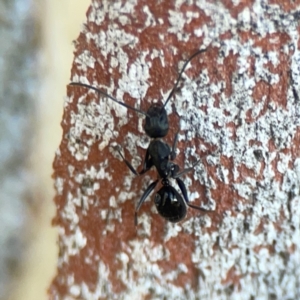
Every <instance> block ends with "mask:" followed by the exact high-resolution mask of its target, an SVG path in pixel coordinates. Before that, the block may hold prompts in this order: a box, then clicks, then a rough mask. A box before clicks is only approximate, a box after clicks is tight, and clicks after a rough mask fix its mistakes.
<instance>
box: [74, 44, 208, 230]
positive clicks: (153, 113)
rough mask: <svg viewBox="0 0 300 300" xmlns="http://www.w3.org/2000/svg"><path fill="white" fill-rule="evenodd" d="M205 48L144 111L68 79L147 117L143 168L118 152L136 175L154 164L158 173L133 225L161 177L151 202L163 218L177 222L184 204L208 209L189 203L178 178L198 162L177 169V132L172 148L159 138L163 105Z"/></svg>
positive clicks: (162, 132)
mask: <svg viewBox="0 0 300 300" xmlns="http://www.w3.org/2000/svg"><path fill="white" fill-rule="evenodd" d="M205 51H206V49H202V50H199V51H197V52H196V53H194V54H193V55H192V56H191V57H190V58H189V59H188V60H187V61H186V62H185V63H184V65H183V67H182V69H181V71H180V73H179V76H178V78H177V81H176V83H175V85H174V87H173V89H172V90H171V92H170V94H169V96H168V98H167V100H166V101H165V103H164V104H163V105H162V104H160V103H153V104H152V105H151V106H150V107H149V109H148V110H147V112H144V111H142V110H139V109H137V108H134V107H132V106H130V105H128V104H126V103H124V102H121V101H119V100H117V99H115V98H114V97H112V96H110V95H108V94H107V93H106V92H104V91H101V90H99V89H98V88H96V87H94V86H90V85H88V84H84V83H80V82H71V83H70V85H77V86H81V87H86V88H88V89H92V90H94V91H96V92H97V93H99V94H101V95H104V96H106V97H107V98H109V99H111V100H112V101H114V102H116V103H118V104H120V105H122V106H124V107H126V108H128V109H131V110H134V111H136V112H137V113H140V114H143V115H144V116H145V117H146V121H145V124H144V130H145V132H146V134H147V135H148V136H149V137H150V138H152V141H151V142H150V144H149V146H148V149H147V152H146V156H145V159H144V164H143V168H142V170H141V171H140V172H138V171H136V170H135V168H134V167H133V166H132V165H131V163H130V162H129V161H128V160H126V159H125V157H124V156H123V155H122V153H121V152H120V150H118V152H119V154H120V155H121V157H122V159H123V160H124V162H125V163H126V165H127V167H128V168H129V169H130V170H131V172H132V173H133V174H135V175H142V174H144V173H146V172H147V171H148V170H149V169H150V168H151V167H153V166H155V168H156V170H157V173H158V175H159V178H158V179H157V180H155V181H153V182H152V183H151V184H150V185H149V186H148V188H147V189H146V190H145V192H144V194H143V195H142V197H141V198H140V200H139V202H138V204H137V206H136V209H135V216H134V222H135V225H137V213H138V211H139V209H140V207H141V206H142V204H143V203H144V201H145V200H146V198H147V197H148V196H149V194H150V193H151V192H152V191H153V190H154V189H155V187H156V186H157V184H158V182H159V181H160V182H161V184H162V187H161V189H160V190H158V192H156V194H155V198H154V203H155V206H156V209H157V211H158V213H159V214H160V215H161V216H162V217H163V218H165V219H166V220H168V221H170V222H173V223H176V222H179V221H181V220H182V219H183V218H184V217H185V216H186V214H187V206H189V207H191V208H194V209H197V210H200V211H204V212H210V210H206V209H204V208H201V207H199V206H195V205H192V204H190V203H189V199H188V194H187V190H186V187H185V184H184V183H183V181H182V180H181V179H180V177H181V176H182V175H184V174H185V173H187V172H189V171H191V170H192V169H193V168H194V167H195V165H196V164H197V163H198V162H199V161H197V162H196V163H194V164H193V166H192V167H190V168H186V169H184V170H182V171H180V169H179V166H178V165H177V164H175V163H173V162H171V161H173V160H174V159H175V157H176V145H177V140H178V133H176V135H175V138H174V141H173V145H172V149H170V146H169V145H168V144H167V143H165V142H163V141H162V140H161V139H160V138H163V137H165V136H166V135H167V133H168V130H169V122H168V116H167V112H166V110H165V107H166V105H167V103H168V102H169V100H170V99H171V97H172V96H173V94H174V92H175V90H176V88H177V86H178V84H179V81H180V79H181V76H182V74H183V72H184V70H185V68H186V67H187V65H188V63H189V62H190V61H191V60H192V59H193V58H194V57H196V56H197V55H199V54H201V53H203V52H205ZM169 178H173V179H175V180H176V182H177V184H178V186H179V189H180V191H181V193H182V195H183V197H182V196H181V195H180V194H179V193H178V192H177V191H176V189H175V188H174V187H172V186H171V185H170V182H169Z"/></svg>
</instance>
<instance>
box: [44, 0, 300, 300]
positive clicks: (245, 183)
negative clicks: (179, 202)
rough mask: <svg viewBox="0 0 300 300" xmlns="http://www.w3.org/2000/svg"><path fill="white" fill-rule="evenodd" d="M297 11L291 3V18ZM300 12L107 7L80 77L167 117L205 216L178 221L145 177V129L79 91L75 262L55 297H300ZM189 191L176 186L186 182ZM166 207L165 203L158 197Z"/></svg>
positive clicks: (70, 227)
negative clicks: (163, 106)
mask: <svg viewBox="0 0 300 300" xmlns="http://www.w3.org/2000/svg"><path fill="white" fill-rule="evenodd" d="M280 5H281V6H280ZM299 13H300V5H298V4H297V2H296V1H295V2H290V1H284V2H282V1H225V0H224V1H218V2H217V1H176V2H174V3H173V2H172V1H159V2H156V1H100V0H99V1H93V3H92V5H91V7H90V8H89V10H88V13H87V21H86V24H85V26H84V27H83V30H82V33H81V34H80V36H79V38H78V40H77V41H76V43H75V45H76V51H75V59H74V65H73V68H72V76H71V81H75V82H82V83H88V84H92V85H93V86H96V87H99V88H101V89H102V90H104V91H106V92H107V93H108V94H110V95H112V96H114V97H116V98H117V99H119V100H121V101H124V102H126V103H128V104H130V105H132V106H135V107H138V108H141V109H142V110H147V108H148V107H149V105H151V103H152V102H153V101H155V100H159V101H163V100H164V99H166V97H167V95H168V93H169V92H170V91H171V89H172V87H173V85H174V82H175V80H176V78H177V76H178V72H179V70H180V69H181V67H182V64H183V62H184V61H185V60H186V59H188V58H189V57H190V56H191V55H192V54H193V53H194V52H195V51H196V50H198V49H200V48H203V49H207V51H206V52H205V53H203V54H202V55H201V56H198V57H196V58H195V59H193V60H192V61H191V63H190V64H189V67H188V68H187V70H186V72H185V74H184V76H183V79H182V81H181V82H180V85H179V88H178V90H177V92H176V94H175V95H174V97H173V98H172V100H171V101H170V103H169V104H168V106H167V111H168V114H169V119H170V124H171V130H170V132H169V134H168V136H167V138H166V139H165V140H166V141H167V142H168V143H169V144H170V145H171V144H172V141H173V138H174V134H175V133H176V132H177V131H178V129H180V132H179V133H180V134H179V143H178V156H177V158H176V163H178V164H179V165H180V166H182V168H184V167H188V166H191V164H192V163H193V162H195V161H196V160H197V159H199V158H201V157H202V162H201V163H200V164H198V165H197V166H196V167H195V170H194V171H192V172H190V173H188V174H186V175H185V176H184V182H185V184H186V186H187V187H188V193H189V197H190V200H191V201H192V203H193V204H195V205H201V206H202V207H205V208H208V209H213V210H214V212H213V213H210V214H205V213H199V212H198V211H195V210H191V209H190V210H189V213H188V216H187V218H186V219H185V220H184V221H182V222H181V223H178V224H171V223H167V222H166V221H165V220H164V219H162V218H161V217H160V216H159V215H158V214H157V213H156V211H155V209H154V204H153V202H152V201H147V202H146V203H145V204H144V205H143V206H142V208H141V210H140V212H139V224H138V226H137V228H135V226H134V223H133V216H134V210H135V205H136V203H137V201H138V199H139V198H140V197H141V195H142V193H143V192H144V191H145V189H146V188H147V186H148V185H149V184H150V183H151V182H152V181H153V180H155V179H156V177H157V175H156V172H155V170H153V171H151V172H149V173H147V174H146V175H144V176H141V177H135V176H133V175H132V173H131V172H130V170H129V169H128V168H127V167H126V165H125V163H124V162H122V160H121V159H120V157H119V155H118V153H117V152H116V151H115V148H114V147H113V146H114V145H116V144H119V145H121V147H122V149H124V153H125V156H126V158H127V159H128V160H129V161H130V162H131V163H132V164H133V166H134V167H136V168H139V167H140V166H141V164H142V160H143V157H144V155H145V153H146V149H147V146H148V143H149V138H147V136H146V135H145V133H144V132H143V128H142V123H143V117H141V116H140V115H137V114H136V113H134V112H132V111H129V110H126V109H125V108H123V107H122V106H120V105H118V104H116V103H114V102H112V101H111V100H109V99H107V98H105V97H100V96H99V95H98V94H96V93H94V92H93V91H91V90H87V89H85V88H81V87H77V86H69V87H68V97H67V99H66V101H65V111H64V116H63V121H62V127H63V132H64V134H63V139H62V142H61V145H60V148H59V150H58V152H57V155H56V159H55V162H54V169H55V173H54V177H55V180H56V188H57V196H56V198H55V202H56V205H57V216H56V218H55V224H56V226H58V227H59V231H60V237H59V247H60V256H59V262H58V273H57V276H56V278H55V279H54V281H53V284H52V286H51V288H50V295H51V299H297V298H299V297H300V282H299V281H300V268H299V261H300V249H299V246H300V231H299V230H300V227H299V223H300V218H299V211H300V198H299V188H300V159H299V158H298V157H299V153H300V151H299V142H300V140H299V139H300V134H299V132H300V131H299V126H300V120H299V108H300V107H299V105H300V101H299V82H300V79H299V60H300V53H299V50H298V35H299V24H298V19H299ZM174 186H175V185H174ZM150 198H151V199H152V198H153V194H152V195H151V196H150V197H149V199H150Z"/></svg>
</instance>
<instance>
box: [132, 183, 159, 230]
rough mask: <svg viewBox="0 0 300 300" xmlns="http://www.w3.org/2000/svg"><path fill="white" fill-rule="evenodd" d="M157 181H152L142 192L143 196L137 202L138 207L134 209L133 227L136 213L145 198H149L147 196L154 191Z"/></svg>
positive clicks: (135, 223) (135, 222)
mask: <svg viewBox="0 0 300 300" xmlns="http://www.w3.org/2000/svg"><path fill="white" fill-rule="evenodd" d="M158 181H159V179H157V180H155V181H153V182H152V183H151V184H150V185H149V186H148V187H147V189H146V191H145V192H144V194H143V195H142V197H141V199H140V201H139V202H138V205H137V206H136V209H135V213H134V225H135V226H137V222H138V220H137V213H138V210H139V209H140V207H141V206H142V204H143V203H144V201H145V200H146V198H147V197H148V196H149V194H150V193H151V192H152V191H153V190H154V189H155V187H156V185H157V183H158Z"/></svg>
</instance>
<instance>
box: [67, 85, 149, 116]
mask: <svg viewBox="0 0 300 300" xmlns="http://www.w3.org/2000/svg"><path fill="white" fill-rule="evenodd" d="M69 85H77V86H83V87H86V88H88V89H91V90H94V91H96V92H97V93H98V94H101V95H104V96H106V97H107V98H109V99H111V100H113V101H114V102H116V103H118V104H120V105H122V106H124V107H126V108H130V109H132V110H134V111H136V112H138V113H140V114H142V115H144V116H146V117H149V115H148V114H147V113H145V112H144V111H142V110H139V109H137V108H134V107H132V106H130V105H128V104H126V103H124V102H121V101H119V100H117V99H116V98H114V97H112V96H110V95H109V94H107V93H105V92H103V91H101V90H99V89H97V88H96V87H94V86H92V85H88V84H85V83H80V82H71V83H69Z"/></svg>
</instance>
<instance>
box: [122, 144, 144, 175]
mask: <svg viewBox="0 0 300 300" xmlns="http://www.w3.org/2000/svg"><path fill="white" fill-rule="evenodd" d="M117 150H118V152H119V154H120V155H121V157H122V159H123V160H124V162H125V164H126V165H127V167H128V168H129V169H130V171H131V172H132V173H133V174H135V175H139V173H138V172H137V171H136V170H135V168H134V167H133V166H132V164H131V163H130V162H129V161H128V160H127V159H125V157H124V156H123V154H122V152H121V151H120V149H117Z"/></svg>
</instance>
